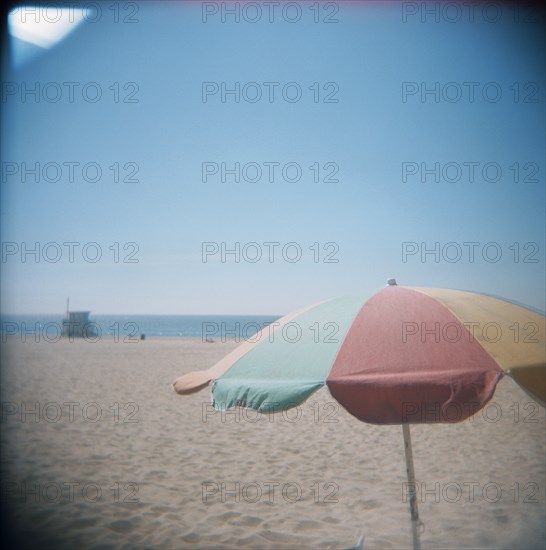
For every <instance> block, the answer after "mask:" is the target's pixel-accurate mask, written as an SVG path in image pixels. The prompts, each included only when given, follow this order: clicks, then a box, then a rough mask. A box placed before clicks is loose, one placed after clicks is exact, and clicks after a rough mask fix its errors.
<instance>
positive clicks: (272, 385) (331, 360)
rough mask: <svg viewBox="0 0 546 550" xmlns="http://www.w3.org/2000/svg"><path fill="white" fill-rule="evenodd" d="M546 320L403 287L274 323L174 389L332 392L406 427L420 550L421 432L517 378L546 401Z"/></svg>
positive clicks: (476, 405)
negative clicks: (416, 458)
mask: <svg viewBox="0 0 546 550" xmlns="http://www.w3.org/2000/svg"><path fill="white" fill-rule="evenodd" d="M545 333H546V323H545V316H544V314H543V313H541V312H539V311H537V310H533V309H532V308H529V307H526V306H523V305H521V304H517V303H513V302H510V301H508V300H505V299H502V298H498V297H494V296H490V295H485V294H478V293H473V292H467V291H462V290H452V289H440V288H416V287H403V286H398V285H397V284H396V281H395V280H394V279H389V280H388V281H387V286H386V288H383V289H382V290H380V291H379V292H376V293H373V294H372V295H356V296H347V297H341V298H336V299H332V300H328V301H325V302H321V303H319V304H314V305H311V306H308V307H306V308H303V309H300V310H298V311H296V312H294V313H291V314H289V315H287V316H285V317H283V318H281V319H279V320H278V321H276V322H275V323H272V324H271V325H269V326H267V327H265V328H264V329H263V330H261V331H260V332H258V333H257V334H256V335H254V336H253V337H252V338H248V339H246V341H245V342H244V343H243V344H241V345H240V346H239V347H237V348H236V349H235V350H233V351H232V352H231V353H230V354H228V355H227V356H226V357H224V358H223V359H222V360H220V361H219V362H218V363H217V364H216V365H214V366H213V367H211V368H210V369H208V370H204V371H198V372H191V373H188V374H185V375H184V376H181V377H180V378H178V379H177V380H176V381H175V382H174V389H175V391H176V392H177V393H179V394H189V393H193V392H196V391H199V390H200V389H202V388H204V387H206V386H207V385H209V384H210V383H212V388H211V389H212V404H213V406H214V408H215V409H218V410H227V409H230V408H232V407H248V408H251V409H254V410H257V411H260V412H262V413H271V412H278V411H284V410H288V409H290V408H293V407H296V406H298V405H300V404H301V403H303V402H304V401H305V400H306V399H307V398H308V397H309V396H310V395H311V394H313V393H314V392H315V391H317V390H318V389H319V388H321V387H323V386H324V385H326V386H327V387H328V389H329V391H330V393H331V394H332V396H333V397H334V399H336V400H337V401H338V402H339V403H340V404H341V405H342V406H343V407H344V408H345V409H346V410H347V411H348V412H349V413H350V414H352V415H353V416H355V417H356V418H358V419H359V420H361V421H364V422H370V423H373V424H401V425H402V429H403V437H404V444H405V457H406V470H407V477H408V489H409V491H408V493H409V495H408V496H409V504H410V514H411V520H412V536H413V545H414V548H419V547H420V536H419V515H418V508H417V496H416V492H415V475H414V469H413V456H412V447H411V436H410V429H409V426H410V424H414V423H434V422H459V421H461V420H464V419H466V418H468V417H470V416H472V415H473V414H475V413H476V412H478V411H479V410H480V409H481V408H482V407H483V406H484V405H486V404H487V402H488V401H489V400H490V399H491V397H492V396H493V393H494V391H495V388H496V386H497V384H498V382H499V381H500V380H501V378H503V376H505V375H507V376H509V377H511V378H512V379H513V380H515V381H516V382H517V383H518V384H519V385H520V386H521V387H522V388H523V389H524V390H525V391H526V392H527V393H528V394H529V395H530V396H531V397H532V398H533V399H535V400H536V401H537V402H539V403H540V404H542V405H544V403H545V401H546V341H545Z"/></svg>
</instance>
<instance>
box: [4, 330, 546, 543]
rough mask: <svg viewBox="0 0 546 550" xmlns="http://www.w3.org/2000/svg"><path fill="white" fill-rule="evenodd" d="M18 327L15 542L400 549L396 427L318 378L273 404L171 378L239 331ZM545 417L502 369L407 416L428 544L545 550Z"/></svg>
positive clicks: (10, 410) (11, 513)
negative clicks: (459, 400) (93, 335)
mask: <svg viewBox="0 0 546 550" xmlns="http://www.w3.org/2000/svg"><path fill="white" fill-rule="evenodd" d="M27 340H28V341H27V342H26V343H23V342H21V339H20V337H11V338H9V339H8V341H7V343H5V344H4V345H3V346H2V395H1V399H2V425H1V427H2V500H3V509H4V510H5V518H4V519H5V521H6V522H7V523H6V524H7V525H8V526H9V527H10V528H11V536H12V541H15V542H16V543H17V545H18V547H19V548H26V547H29V548H30V547H35V545H36V544H38V541H39V546H40V547H42V548H58V549H65V548H66V549H69V548H76V547H77V548H82V549H87V548H89V549H91V548H97V549H98V548H263V549H266V548H267V549H283V548H347V547H350V546H351V545H354V544H355V543H356V541H357V540H358V538H359V536H361V535H364V536H365V546H364V547H365V548H395V549H399V548H409V547H410V545H411V529H410V521H409V513H408V503H407V501H405V500H406V499H405V489H407V488H406V487H405V485H404V482H405V463H404V454H403V442H402V434H401V428H400V427H399V426H374V425H369V424H364V423H361V422H359V421H357V420H356V419H354V418H353V417H351V416H350V415H349V414H348V413H347V412H345V411H344V410H343V409H342V408H341V407H340V406H339V405H337V403H336V402H335V401H333V399H332V398H331V396H330V395H329V393H328V391H327V390H325V389H323V390H321V391H319V392H317V393H316V394H314V395H313V396H311V398H310V399H309V400H308V401H307V402H306V403H305V404H304V405H303V406H302V407H301V408H300V409H297V410H293V411H289V412H287V413H284V414H280V413H278V414H275V415H272V416H265V415H264V416H256V414H255V413H253V412H248V413H243V412H242V411H240V410H239V411H235V412H230V413H219V412H217V413H213V412H212V411H211V407H210V404H209V397H210V394H209V392H208V391H206V390H205V391H203V392H201V393H197V394H194V395H191V396H187V397H181V396H177V395H176V394H175V393H174V392H173V391H172V388H171V385H170V384H171V382H172V381H173V380H174V379H175V378H176V377H178V376H180V375H181V374H184V373H186V372H189V371H192V370H197V369H204V368H208V367H210V366H211V365H213V364H214V363H215V362H216V361H217V360H219V359H220V358H222V357H223V356H224V355H225V354H227V353H228V352H229V351H231V350H232V349H233V348H234V347H235V346H236V345H237V344H236V343H234V342H232V341H231V342H219V341H218V342H216V343H214V344H207V343H203V342H202V341H201V340H200V339H199V338H148V339H147V340H145V341H143V342H138V343H124V342H121V341H120V342H115V341H114V340H113V339H102V340H100V341H99V342H96V343H90V342H86V341H84V340H79V341H74V342H69V341H68V340H62V341H59V342H56V343H48V342H46V341H41V342H38V343H36V342H34V341H32V339H31V338H29V337H27ZM33 410H34V412H32V411H33ZM545 424H546V423H545V410H544V409H543V408H541V407H538V406H536V404H533V403H532V402H531V400H530V399H529V397H528V396H527V395H526V394H525V393H524V392H523V391H522V390H521V389H520V388H519V387H518V386H516V384H515V383H514V382H513V381H511V380H510V379H507V378H505V379H504V380H503V381H501V383H500V384H499V387H498V390H497V393H496V394H495V396H494V398H493V403H490V404H489V405H488V406H487V407H486V409H484V413H481V412H480V413H478V414H477V415H476V416H475V417H473V418H472V419H470V420H467V421H464V422H462V423H459V424H452V425H445V424H441V425H419V426H414V427H412V437H413V452H414V458H415V470H416V478H417V481H418V504H419V512H420V516H421V520H422V521H423V523H424V531H423V534H422V544H423V548H503V549H511V548H526V549H531V548H536V549H540V548H544V544H545V523H544V518H545V497H544V494H545V463H544V460H545V450H546V447H545V427H546V425H545ZM4 536H5V535H4Z"/></svg>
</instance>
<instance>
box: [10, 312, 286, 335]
mask: <svg viewBox="0 0 546 550" xmlns="http://www.w3.org/2000/svg"><path fill="white" fill-rule="evenodd" d="M279 318H280V315H93V314H91V315H90V317H89V331H88V334H89V339H96V338H97V337H101V336H102V337H108V336H110V337H113V338H123V339H127V338H131V339H132V338H135V339H137V338H140V335H141V334H143V335H145V336H197V337H200V338H203V340H205V339H207V338H210V339H212V340H226V339H237V340H244V339H249V338H251V337H252V336H253V335H255V334H256V333H257V332H258V331H259V330H261V329H262V328H264V327H266V326H267V325H269V324H271V323H273V322H274V321H276V320H277V319H279ZM63 319H64V316H63V315H1V316H0V334H2V339H3V340H5V337H6V335H9V334H18V335H21V336H22V337H26V339H28V340H33V339H34V340H38V339H44V340H52V341H54V340H56V339H57V338H59V337H60V334H61V331H62V323H63ZM25 335H26V336H25Z"/></svg>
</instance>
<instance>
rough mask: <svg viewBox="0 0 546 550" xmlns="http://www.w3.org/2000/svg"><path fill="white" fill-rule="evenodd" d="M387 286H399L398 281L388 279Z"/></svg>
mask: <svg viewBox="0 0 546 550" xmlns="http://www.w3.org/2000/svg"><path fill="white" fill-rule="evenodd" d="M387 286H397V284H396V279H387Z"/></svg>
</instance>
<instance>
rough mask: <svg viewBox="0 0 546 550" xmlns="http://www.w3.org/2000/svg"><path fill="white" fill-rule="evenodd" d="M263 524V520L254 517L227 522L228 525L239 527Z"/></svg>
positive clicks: (244, 517)
mask: <svg viewBox="0 0 546 550" xmlns="http://www.w3.org/2000/svg"><path fill="white" fill-rule="evenodd" d="M262 522H263V519H261V518H257V517H256V516H243V517H242V518H240V519H236V520H233V521H229V522H228V523H229V524H230V525H241V526H242V527H256V526H257V525H260V523H262Z"/></svg>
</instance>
